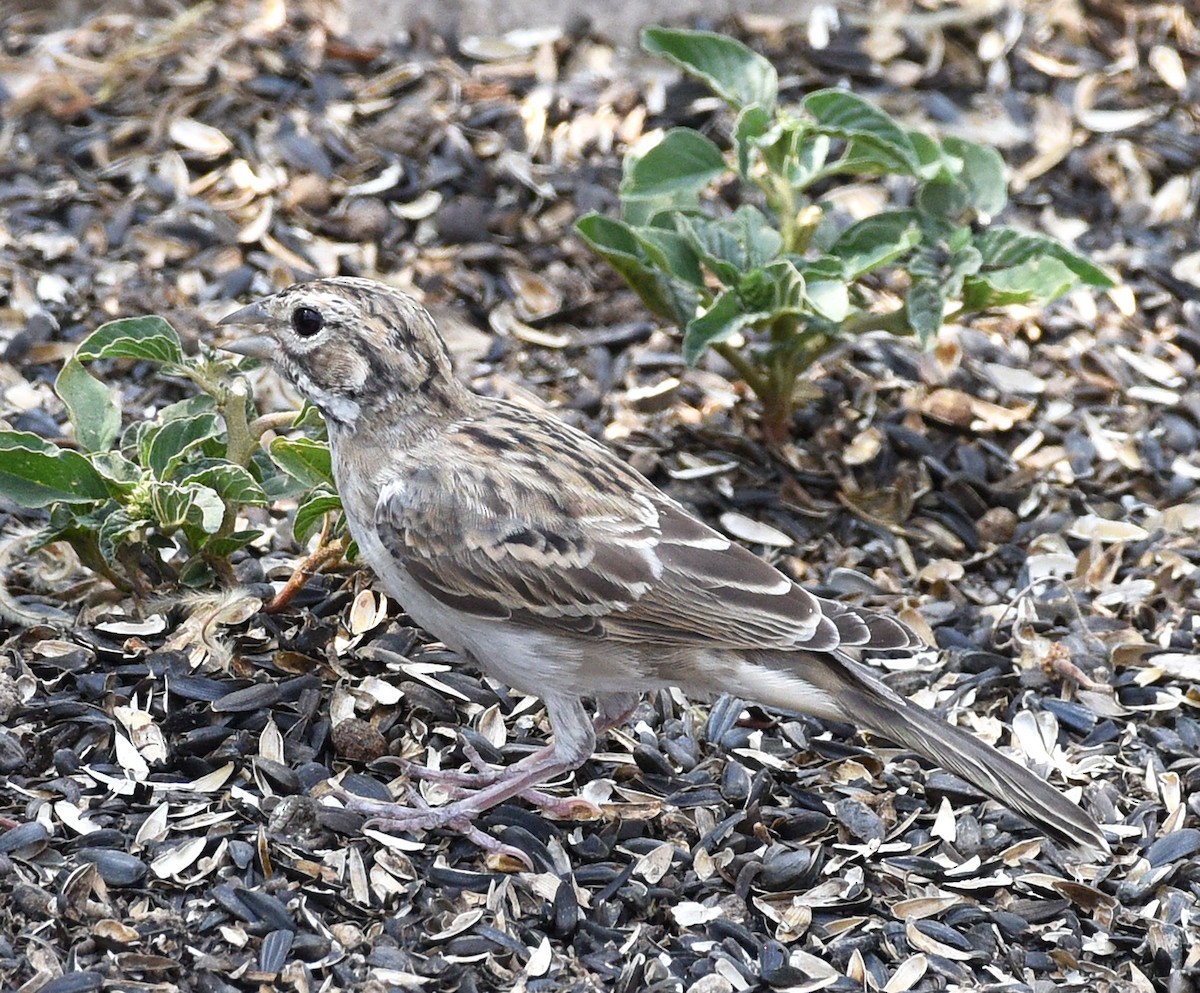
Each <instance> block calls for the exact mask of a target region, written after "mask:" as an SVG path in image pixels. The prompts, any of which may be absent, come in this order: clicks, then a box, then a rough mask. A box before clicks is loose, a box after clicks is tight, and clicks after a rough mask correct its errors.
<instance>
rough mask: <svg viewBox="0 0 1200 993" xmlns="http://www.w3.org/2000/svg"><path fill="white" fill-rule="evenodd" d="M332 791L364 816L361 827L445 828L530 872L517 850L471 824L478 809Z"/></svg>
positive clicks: (528, 863)
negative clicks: (404, 801)
mask: <svg viewBox="0 0 1200 993" xmlns="http://www.w3.org/2000/svg"><path fill="white" fill-rule="evenodd" d="M334 792H335V795H336V796H338V797H340V798H341V799H342V800H343V801H344V802H345V804H346V807H347V809H349V810H353V811H355V812H356V813H360V814H367V815H368V816H367V820H366V822H365V823H364V824H363V827H367V828H375V829H378V830H381V831H385V832H387V833H389V834H390V833H394V832H399V831H420V830H432V829H434V828H442V827H448V828H450V829H451V830H453V831H456V832H457V833H459V834H461V835H462V836H463V837H464V838H466V839H467V840H468V841H469V842H471V843H472V844H473V845H475V846H476V847H477V848H479V849H480V850H481V851H483V852H486V853H487V854H489V855H501V856H505V857H507V858H510V859H514V860H516V861H517V862H519V863H520V864H521V865H523V866H525V868H526V869H528V870H529V871H530V872H532V871H533V870H534V864H533V861H532V860H531V859H530V858H529V856H528V855H527V854H526V853H525V852H523V851H521V849H519V848H514V847H513V846H512V845H506V844H504V842H502V841H498V840H497V839H496V838H493V837H492V836H491V835H490V834H488V833H487V832H486V831H481V830H480V829H479V828H477V827H476V826H475V825H474V824H472V823H471V818H473V817H476V816H478V814H479V813H480V811H478V810H466V809H463V808H460V809H459V811H458V812H457V813H456V812H455V811H454V810H452V809H451V808H452V807H454V806H455V805H454V804H447V805H446V806H445V807H431V806H429V804H427V803H426V802H425V801H424V800H423V799H422V798H421V796H420V794H417V793H413V794H412V796H413V803H414V804H415V805H414V806H411V807H408V806H405V805H404V804H402V803H388V802H386V801H383V800H372V799H369V798H368V797H363V796H358V795H357V794H355V793H350V792H348V791H346V790H344V789H338V790H335V791H334Z"/></svg>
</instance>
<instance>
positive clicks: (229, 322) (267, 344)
mask: <svg viewBox="0 0 1200 993" xmlns="http://www.w3.org/2000/svg"><path fill="white" fill-rule="evenodd" d="M270 319H271V315H270V314H268V313H267V311H266V308H265V307H263V305H262V304H261V303H252V304H250V306H248V307H243V308H242V309H241V310H235V311H234V312H233V313H232V314H230V315H229V316H228V317H222V318H221V319H220V320H219V321H217V327H219V328H224V327H252V326H253V325H256V324H266V323H267V322H268V321H269V320H270ZM217 347H218V348H221V349H224V350H225V351H227V352H236V353H237V354H238V355H248V356H249V357H250V358H252V359H262V360H263V361H264V362H270V361H271V359H273V358H274V357H275V355H276V354H277V353H278V351H279V343H278V342H276V341H275V339H274V338H272V337H271V336H270V335H269V334H251V335H246V336H245V337H243V338H222V339H221V340H220V341H218V342H217Z"/></svg>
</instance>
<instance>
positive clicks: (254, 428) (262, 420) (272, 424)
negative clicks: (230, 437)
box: [250, 410, 296, 440]
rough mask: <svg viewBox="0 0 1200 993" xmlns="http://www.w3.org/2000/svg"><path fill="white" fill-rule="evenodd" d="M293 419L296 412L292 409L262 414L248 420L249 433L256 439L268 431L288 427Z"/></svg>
mask: <svg viewBox="0 0 1200 993" xmlns="http://www.w3.org/2000/svg"><path fill="white" fill-rule="evenodd" d="M295 421H296V412H295V411H294V410H277V411H275V412H274V413H270V414H263V415H262V416H261V417H256V418H254V420H252V421H251V422H250V434H251V435H252V436H253V437H254V438H255V439H256V440H257V439H258V438H261V437H262V436H263V435H264V434H266V433H267V432H268V431H274V430H275V429H276V428H286V427H290V426H291V425H292V424H294V423H295Z"/></svg>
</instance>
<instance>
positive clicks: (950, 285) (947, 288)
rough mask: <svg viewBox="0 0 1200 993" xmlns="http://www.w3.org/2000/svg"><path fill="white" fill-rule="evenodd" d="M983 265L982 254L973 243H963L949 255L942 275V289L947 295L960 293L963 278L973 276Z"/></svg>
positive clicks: (954, 295) (952, 295) (953, 295)
mask: <svg viewBox="0 0 1200 993" xmlns="http://www.w3.org/2000/svg"><path fill="white" fill-rule="evenodd" d="M982 265H983V256H982V255H980V254H979V249H978V248H976V247H975V246H974V245H964V246H963V247H962V248H960V249H959V250H958V251H956V252H954V253H953V254H951V256H950V261H949V262H948V263H947V265H946V270H945V274H944V275H943V277H942V291H943V292H944V293H945V294H946V296H947V297H956V296H958V295H959V294H960V293H962V287H963V280H965V279H966V278H967V277H968V276H974V275H975V273H977V272H979V269H980V267H981V266H982Z"/></svg>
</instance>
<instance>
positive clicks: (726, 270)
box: [577, 28, 1112, 442]
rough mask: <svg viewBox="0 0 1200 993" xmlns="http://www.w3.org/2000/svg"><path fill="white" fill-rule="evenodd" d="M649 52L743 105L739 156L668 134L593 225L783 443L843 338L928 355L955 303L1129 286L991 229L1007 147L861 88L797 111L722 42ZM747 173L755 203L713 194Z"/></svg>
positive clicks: (665, 36) (687, 135)
mask: <svg viewBox="0 0 1200 993" xmlns="http://www.w3.org/2000/svg"><path fill="white" fill-rule="evenodd" d="M642 45H643V47H644V48H646V49H647V50H648V51H650V52H653V53H657V54H660V55H663V56H665V57H666V58H667V59H669V60H670V61H672V62H674V63H675V64H676V65H678V66H680V67H681V68H682V69H684V70H685V71H686V72H687V73H689V74H690V75H692V76H694V77H696V78H697V79H699V80H701V81H703V82H704V83H706V84H707V85H708V86H709V88H710V89H712V91H713V92H714V93H715V94H716V95H717V96H718V97H720V98H721V99H723V100H724V101H725V102H726V103H727V104H729V106H730V107H731V108H732V110H733V111H734V112H735V114H736V116H735V118H734V123H733V130H732V140H731V144H732V148H731V151H730V153H729V154H728V155H727V154H726V153H724V152H722V150H721V149H720V148H719V147H718V146H717V145H716V144H715V143H714V142H713V141H711V140H710V139H709V138H707V137H705V136H704V135H703V134H700V133H699V132H697V131H694V130H691V129H689V128H674V129H672V130H670V131H668V132H667V133H666V134H665V135H663V136H662V139H661V141H659V143H658V144H656V145H654V146H653V147H651V148H650V149H649V150H648V151H645V152H644V153H637V152H636V151H631V152H630V153H629V154H628V155H627V156H626V158H625V162H624V170H623V179H622V181H621V186H620V197H621V217H620V219H616V218H611V217H606V216H603V215H601V214H598V213H595V212H593V213H590V214H587V215H586V216H584V217H582V218H580V220H579V222H578V225H577V230H578V231H579V233H580V235H581V236H582V237H583V238H584V240H585V241H586V242H587V243H588V244H589V245H590V246H591V247H592V248H593V249H594V250H595V251H596V252H597V253H599V254H600V255H601V256H603V257H604V258H605V259H606V260H607V261H608V262H609V263H610V264H611V265H612V266H613V268H615V269H616V270H617V272H618V273H619V274H620V275H621V276H622V277H623V278H624V280H625V281H626V282H627V283H628V284H629V285H630V286H631V287H632V288H633V289H634V291H635V292H636V293H637V294H638V295H639V296H640V297H641V299H642V301H643V302H644V303H645V304H646V306H647V307H649V308H650V310H652V311H653V312H654V313H655V314H657V315H659V316H660V317H662V318H664V319H666V320H669V321H672V322H674V323H675V324H677V325H678V326H679V327H680V328H682V329H683V332H684V334H683V354H684V358H685V359H686V360H687V361H688V362H689V363H694V362H695V361H696V360H697V359H698V358H699V357H700V356H701V355H702V354H703V352H704V350H705V349H706V348H708V347H710V346H711V347H713V348H715V349H716V350H717V351H718V352H720V354H721V355H723V356H724V357H725V358H726V359H727V360H728V361H729V362H730V364H731V365H732V366H733V367H734V369H735V370H736V371H737V373H738V375H739V376H741V377H742V378H743V379H744V380H745V381H746V383H747V384H748V385H749V386H750V388H751V389H752V390H753V391H754V393H755V394H756V395H757V396H758V398H759V400H760V401H761V403H762V406H763V420H764V427H765V429H766V432H767V436H768V438H770V439H771V440H773V441H776V442H778V441H781V440H783V439H784V438H785V437H786V436H787V433H788V429H789V427H790V423H791V414H792V405H793V392H794V389H795V383H796V380H797V377H798V376H799V375H800V374H801V373H803V372H804V371H805V370H806V369H807V368H808V367H809V366H810V365H811V364H812V363H813V362H814V361H816V360H817V359H818V358H819V357H820V356H821V355H823V354H824V353H825V352H827V351H828V350H829V349H830V348H831V347H833V346H834V345H835V344H836V343H837V342H838V341H840V340H845V339H847V338H852V337H853V336H855V335H860V334H864V333H866V332H869V331H880V330H882V331H888V332H891V333H893V334H898V335H916V336H917V338H918V339H919V340H920V341H921V343H922V344H927V343H928V342H930V341H931V339H933V338H934V336H935V335H936V333H937V331H938V329H939V328H940V327H941V325H942V321H943V319H944V316H945V315H946V314H947V312H948V309H949V308H951V307H953V308H954V312H955V314H956V316H957V315H961V314H965V313H967V312H972V311H981V310H986V309H988V308H992V307H998V306H1003V305H1006V304H1011V303H1040V302H1045V301H1048V300H1051V299H1053V298H1055V297H1057V296H1059V295H1061V294H1063V293H1066V292H1068V291H1070V290H1071V289H1072V288H1074V287H1076V286H1078V285H1081V284H1086V285H1090V286H1097V287H1107V286H1111V285H1112V281H1111V280H1110V279H1109V278H1108V276H1107V275H1105V273H1104V272H1103V271H1101V270H1100V269H1099V268H1098V267H1097V266H1095V265H1093V264H1092V263H1091V262H1089V261H1088V260H1087V259H1085V258H1084V257H1083V256H1081V255H1079V254H1077V253H1076V252H1073V251H1071V250H1070V249H1069V248H1067V247H1066V246H1064V245H1062V244H1061V243H1059V242H1057V241H1055V240H1053V239H1051V238H1048V237H1045V236H1043V235H1038V234H1031V233H1028V232H1023V231H1019V230H1017V229H1014V228H1010V227H1002V226H998V225H990V224H988V223H987V220H988V219H990V218H991V217H992V216H994V215H996V214H998V213H999V212H1000V211H1001V210H1002V209H1003V208H1004V206H1005V204H1006V202H1007V189H1006V184H1005V180H1004V164H1003V162H1002V160H1001V158H1000V156H999V155H998V154H997V153H996V151H995V150H993V149H991V148H987V147H985V146H982V145H978V144H975V143H973V142H969V141H965V140H963V139H961V138H953V137H947V138H942V139H940V140H937V139H935V138H932V137H930V136H928V135H926V134H924V133H922V132H920V131H915V130H911V129H908V128H905V127H903V126H901V125H900V124H898V123H897V122H896V121H895V120H893V119H892V118H891V117H889V116H888V115H887V114H886V113H884V112H883V111H882V110H880V109H879V108H878V107H875V106H874V105H872V104H871V103H870V102H868V101H867V100H864V99H863V98H862V97H859V96H856V95H855V94H853V93H850V92H847V91H844V90H834V89H825V90H818V91H816V92H813V93H809V94H808V95H807V96H805V97H804V98H803V99H802V100H801V101H800V102H799V104H798V105H796V106H795V107H782V106H780V105H779V103H778V79H777V76H776V72H775V68H774V67H773V66H772V65H771V63H770V62H768V61H767V60H766V59H765V58H763V57H762V56H761V55H758V54H757V53H755V52H753V51H751V50H750V49H749V48H747V47H746V46H745V45H743V44H741V43H740V42H738V41H736V40H734V39H732V38H727V37H724V36H722V35H717V34H710V33H706V32H699V31H669V30H665V29H663V28H649V29H647V30H646V31H645V32H644V33H643V35H642ZM889 176H893V177H902V179H903V180H904V181H905V183H904V184H903V188H900V186H899V184H896V183H891V184H889V185H888V186H887V187H886V189H887V190H888V192H889V193H891V194H892V195H893V201H894V202H895V201H899V202H897V205H896V206H894V207H892V208H891V209H886V210H881V211H880V212H879V213H876V214H874V215H872V216H868V217H865V218H863V219H860V220H858V221H857V222H855V223H847V222H846V221H845V220H844V219H843V218H841V217H839V215H838V213H837V211H836V210H835V209H834V208H833V204H832V203H831V201H830V199H829V197H828V193H829V189H830V187H831V186H832V185H833V183H835V182H836V181H838V180H844V179H845V178H847V177H854V178H855V179H856V181H858V180H859V179H861V178H863V177H870V178H873V179H875V180H876V181H881V180H883V179H884V178H885V177H889ZM730 178H733V179H734V180H735V183H736V189H727V190H726V191H725V193H726V196H727V197H731V198H732V199H734V200H735V202H739V203H740V204H741V205H740V206H738V207H737V208H736V209H735V210H732V211H731V210H729V209H728V208H725V207H724V206H723V204H722V203H721V202H720V201H718V200H716V199H715V198H712V197H708V198H705V197H704V196H703V194H704V193H705V191H706V190H709V189H710V188H711V187H712V186H713V185H714V184H715V183H717V182H720V181H725V180H728V179H730ZM901 197H903V200H901ZM885 277H886V278H887V280H888V285H889V286H890V287H895V288H896V289H897V292H898V293H900V294H902V297H903V300H902V303H901V304H900V305H899V306H896V307H893V308H892V309H890V310H887V309H885V310H882V311H879V310H876V309H874V307H873V305H872V302H871V297H870V295H869V294H868V292H867V290H868V285H867V282H866V281H867V280H868V279H873V280H875V281H876V282H878V281H880V280H881V279H884V278H885ZM736 336H741V338H743V339H748V340H747V342H746V344H745V346H744V347H735V342H736V341H737V337H736Z"/></svg>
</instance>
